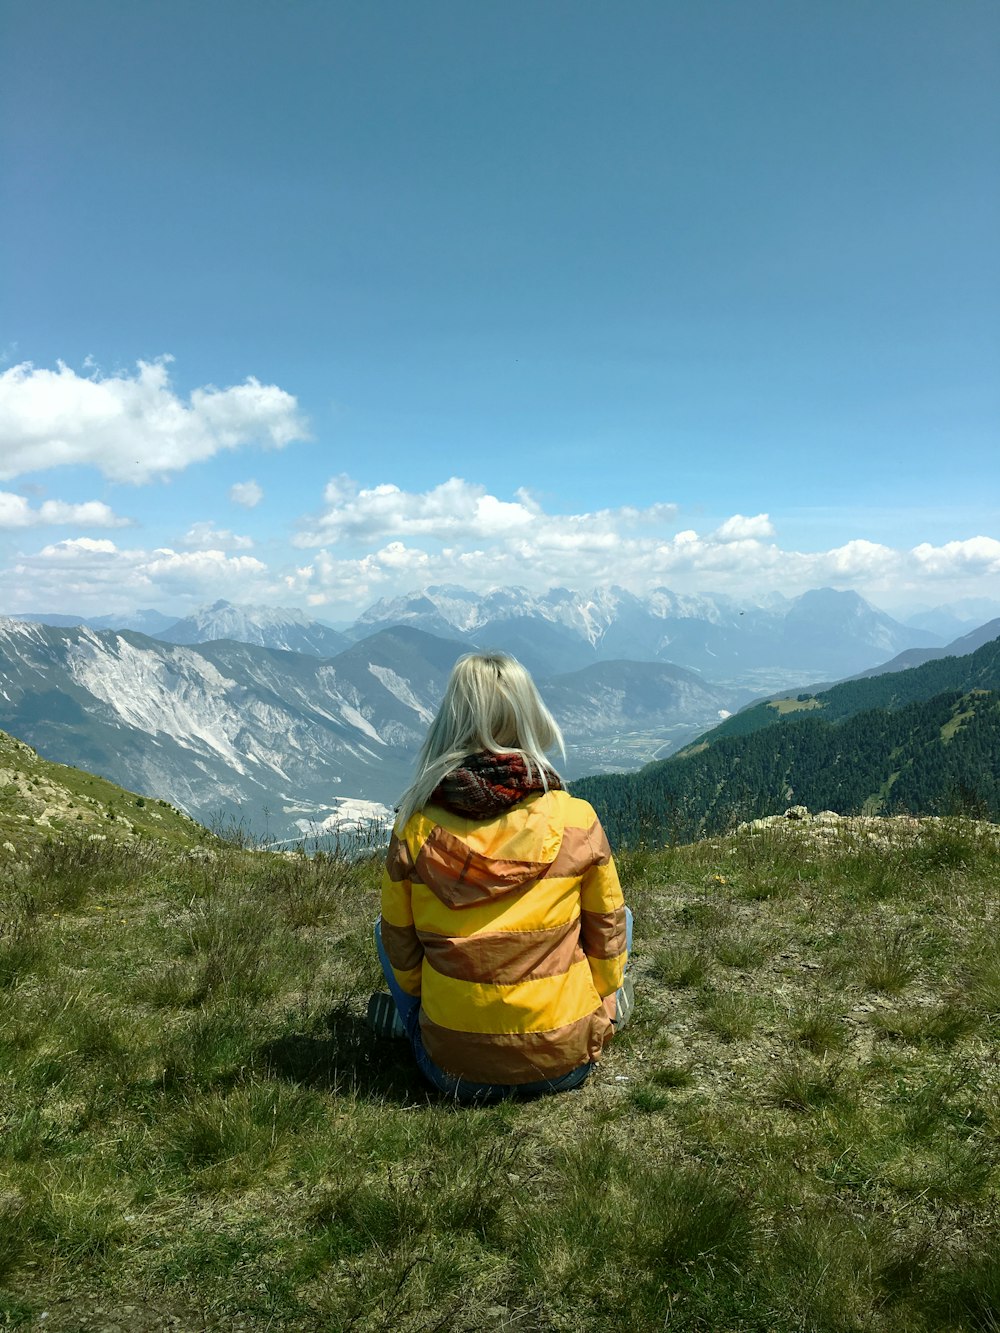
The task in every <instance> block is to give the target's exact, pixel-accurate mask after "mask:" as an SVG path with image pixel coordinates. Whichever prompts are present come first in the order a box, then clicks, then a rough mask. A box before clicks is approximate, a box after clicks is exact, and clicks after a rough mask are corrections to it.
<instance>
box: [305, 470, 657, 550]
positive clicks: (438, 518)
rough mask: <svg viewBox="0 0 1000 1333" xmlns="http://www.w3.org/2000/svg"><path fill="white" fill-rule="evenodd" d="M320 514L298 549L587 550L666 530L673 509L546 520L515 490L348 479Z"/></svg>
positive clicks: (331, 488) (331, 491) (333, 488)
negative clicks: (478, 546) (413, 543)
mask: <svg viewBox="0 0 1000 1333" xmlns="http://www.w3.org/2000/svg"><path fill="white" fill-rule="evenodd" d="M323 499H324V502H325V505H326V508H325V509H324V510H323V511H322V512H321V513H320V514H318V515H315V516H313V517H312V518H309V519H306V520H304V522H303V524H302V528H301V531H300V532H299V534H298V535H297V537H296V538H295V543H296V545H297V546H306V547H308V546H326V545H334V544H338V543H359V544H361V543H368V544H371V543H374V542H377V541H381V540H385V539H386V538H404V539H405V538H410V539H414V540H419V539H431V540H434V541H460V540H470V539H472V540H475V541H495V540H504V539H508V538H516V537H518V536H520V537H524V538H529V537H530V539H531V540H532V541H543V542H544V541H550V542H554V543H556V545H568V546H574V545H588V544H591V543H592V542H594V541H595V540H596V541H597V542H598V544H601V539H604V538H609V537H611V536H612V535H613V534H614V533H616V532H617V531H619V530H620V529H623V528H626V529H627V528H631V527H635V526H637V525H642V524H653V525H656V524H663V523H666V522H669V521H670V520H671V519H672V518H673V517H674V515H675V514H676V512H677V508H676V506H675V505H671V504H654V505H650V506H649V507H647V508H646V509H635V508H632V507H624V508H621V509H605V510H596V511H594V512H592V513H584V514H546V513H544V512H543V510H542V508H541V506H540V504H539V503H538V502H537V501H536V500H535V499H534V498H533V497H532V496H531V494H530V493H529V492H528V491H526V490H524V489H521V490H519V491H517V492H515V498H514V499H513V500H502V499H500V498H498V497H497V496H495V495H491V494H490V493H489V492H488V491H487V490H486V487H485V486H480V485H477V484H476V483H474V482H469V481H463V480H462V478H460V477H451V478H450V479H449V480H448V481H445V482H442V483H441V484H440V485H439V486H434V487H432V488H431V489H430V490H428V491H423V492H416V491H404V490H402V489H401V488H400V487H399V486H394V485H392V484H391V483H384V484H382V485H379V486H373V487H371V488H369V489H363V488H361V487H359V486H358V485H357V484H356V483H355V482H353V481H352V480H351V479H350V478H349V477H335V478H333V480H331V481H330V482H328V484H327V486H326V489H325V490H324V493H323Z"/></svg>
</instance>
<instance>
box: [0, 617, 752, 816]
mask: <svg viewBox="0 0 1000 1333" xmlns="http://www.w3.org/2000/svg"><path fill="white" fill-rule="evenodd" d="M464 649H465V645H464V644H462V643H460V642H458V641H456V640H454V639H442V638H440V637H438V636H436V635H431V634H426V633H424V632H423V631H422V630H417V629H413V628H410V627H406V626H399V627H396V628H393V629H389V630H379V631H377V632H376V633H374V634H372V635H370V636H369V637H368V638H366V639H363V640H361V641H360V642H359V643H356V644H352V645H351V646H350V647H349V648H347V649H346V650H345V651H343V652H342V653H339V654H337V656H335V657H333V658H317V657H314V656H311V655H307V654H305V653H295V652H290V651H287V650H282V649H273V648H264V647H260V646H257V645H253V644H246V643H237V642H234V641H233V640H225V639H224V640H217V641H215V642H210V643H202V644H199V645H197V646H190V645H182V644H168V643H164V642H163V641H162V640H159V639H154V638H151V637H149V636H146V635H141V634H136V633H134V632H132V631H127V630H123V631H120V632H115V631H111V630H93V629H90V628H89V627H87V626H66V627H57V626H45V625H39V624H34V623H30V622H24V621H16V620H10V619H7V620H0V726H3V727H5V728H6V729H7V730H9V731H11V732H13V733H14V734H15V735H16V736H18V737H19V738H21V739H22V740H24V741H27V742H29V743H30V744H31V745H33V746H35V747H36V748H37V749H38V750H39V751H40V752H41V753H43V754H44V755H45V756H46V758H49V759H53V760H58V761H59V762H62V763H70V764H76V765H78V766H80V767H84V768H88V769H91V770H93V771H94V772H96V773H100V774H101V775H102V776H104V777H107V778H109V779H111V780H112V781H114V782H117V783H119V784H120V785H122V786H124V787H129V788H132V789H134V790H136V791H139V792H142V793H145V794H148V795H150V796H153V797H166V798H167V799H169V800H170V801H172V802H173V803H175V804H177V805H179V806H180V807H181V808H182V809H184V810H186V811H187V812H188V813H190V814H192V815H194V816H196V817H197V818H199V819H201V820H202V821H204V822H208V823H213V822H214V823H217V822H219V820H220V819H221V820H223V821H225V820H230V819H237V820H239V819H244V820H246V821H247V823H249V824H251V825H252V826H253V827H255V828H258V829H259V828H261V827H262V826H263V825H264V824H266V825H267V828H268V831H269V832H271V833H272V834H274V835H275V836H278V837H280V838H292V837H295V836H301V835H302V834H303V833H306V832H310V831H313V830H315V829H318V828H326V827H332V826H334V825H336V824H337V822H338V821H342V820H344V819H347V818H354V817H356V816H357V814H358V812H359V811H363V810H364V809H366V808H368V807H367V806H365V805H364V803H365V802H367V803H369V805H370V807H371V810H372V811H373V812H375V813H379V812H381V813H382V814H385V813H386V811H385V809H384V807H385V806H387V805H388V804H390V803H391V802H393V801H394V800H395V798H396V797H397V796H398V795H399V793H400V791H401V790H402V789H403V787H404V786H405V785H406V781H407V779H408V775H409V772H410V768H411V765H412V761H413V756H414V754H415V752H416V750H417V748H418V746H419V744H420V742H421V740H422V739H423V736H424V734H425V732H426V729H427V724H428V723H429V722H430V720H431V718H432V717H433V715H434V712H435V711H436V709H437V706H438V704H439V703H440V701H441V697H442V694H443V692H444V686H445V682H446V681H447V678H448V674H449V672H450V670H451V667H452V664H453V663H454V661H455V659H456V657H457V656H458V655H459V654H460V653H461V652H463V651H464ZM542 688H543V693H544V694H545V695H546V697H547V698H548V699H549V701H550V704H551V706H552V708H553V711H554V712H555V714H556V716H557V718H559V720H560V721H561V722H562V724H563V726H564V728H565V731H566V734H567V742H568V747H567V748H568V752H569V761H570V762H569V765H568V766H567V772H568V773H577V772H586V771H594V770H595V769H607V768H609V767H616V766H617V767H634V766H635V763H636V762H637V760H636V759H635V758H633V757H632V752H631V751H632V749H634V747H635V746H636V745H639V747H640V749H639V756H638V762H641V760H642V758H644V757H648V753H647V751H650V752H653V753H655V752H656V750H658V749H660V750H663V752H667V751H668V750H669V749H673V748H676V746H677V745H679V744H682V743H683V742H684V741H685V740H687V739H689V738H690V736H691V734H692V729H693V728H692V724H698V723H700V727H697V728H696V729H701V728H704V727H705V726H707V725H710V724H711V723H712V722H714V721H717V720H718V718H719V716H720V715H723V714H726V713H728V712H731V711H733V710H734V709H736V708H738V707H740V706H741V705H742V704H743V703H745V702H746V699H747V693H746V691H739V690H733V689H729V688H726V687H714V686H712V685H710V684H708V683H707V682H705V681H703V680H701V679H700V678H699V677H698V676H697V675H695V674H694V673H693V672H689V671H685V670H684V669H682V668H676V667H672V666H669V665H668V664H665V663H643V662H630V663H602V664H595V665H592V666H591V667H588V668H585V669H584V670H582V671H580V672H576V673H570V674H567V675H563V676H559V677H554V678H552V679H551V680H548V681H545V682H543V683H542ZM649 732H652V733H655V734H654V736H653V739H652V741H651V742H649V739H648V736H647V734H646V733H649ZM637 733H638V734H639V736H640V740H638V741H636V740H635V739H634V737H635V735H636V734H637ZM623 737H624V741H622V738H623ZM612 742H619V743H620V744H619V748H618V749H615V746H614V744H612ZM643 745H645V746H646V749H643V748H642V746H643ZM630 747H631V748H630ZM622 759H624V760H625V762H624V763H622V762H621V761H622ZM359 801H360V802H361V803H362V804H361V805H358V802H359ZM265 812H266V813H265Z"/></svg>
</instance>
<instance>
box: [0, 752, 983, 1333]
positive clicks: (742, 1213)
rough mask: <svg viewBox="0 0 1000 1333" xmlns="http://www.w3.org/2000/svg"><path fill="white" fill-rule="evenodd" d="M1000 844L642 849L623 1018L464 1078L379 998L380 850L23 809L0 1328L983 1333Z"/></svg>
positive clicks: (6, 994) (866, 835) (888, 836)
mask: <svg viewBox="0 0 1000 1333" xmlns="http://www.w3.org/2000/svg"><path fill="white" fill-rule="evenodd" d="M83 780H84V777H81V781H83ZM153 804H154V806H155V803H153ZM870 835H874V840H873V837H872V836H870ZM998 848H1000V840H998V837H997V830H995V829H992V828H989V827H988V826H982V825H974V824H971V823H968V822H960V821H926V822H922V823H919V824H913V823H910V822H909V821H899V822H898V823H897V822H893V821H884V822H877V823H875V824H874V825H872V824H866V825H863V826H860V825H859V826H858V830H857V831H856V832H852V831H851V830H850V829H846V830H845V829H838V830H836V831H835V833H834V834H832V835H831V834H824V835H819V834H817V833H816V832H815V831H814V832H812V833H810V832H809V830H808V829H801V828H791V827H790V828H787V829H785V828H774V829H771V828H769V829H765V830H763V831H760V832H756V833H752V832H746V833H740V834H738V835H734V836H732V837H730V838H719V839H714V840H711V841H706V842H702V843H698V844H694V845H692V846H688V847H670V848H666V849H660V850H650V849H641V848H640V849H637V850H635V851H633V852H631V853H629V854H628V855H627V856H624V857H622V858H621V869H622V872H623V878H624V881H625V886H626V895H627V898H628V900H629V902H630V903H631V904H632V905H633V907H634V909H635V911H636V940H635V946H636V947H635V957H634V970H635V979H636V994H637V1003H636V1009H635V1013H634V1016H633V1020H632V1023H631V1024H630V1026H629V1027H628V1028H627V1029H626V1030H625V1031H624V1032H623V1033H622V1034H621V1035H620V1036H619V1037H618V1038H617V1039H616V1041H615V1042H614V1043H613V1044H612V1046H611V1047H609V1049H608V1052H607V1054H606V1058H605V1060H604V1061H603V1062H602V1064H601V1066H600V1067H599V1069H598V1070H597V1071H596V1072H595V1074H594V1075H593V1076H592V1078H591V1080H590V1081H589V1082H588V1084H587V1085H586V1086H585V1087H584V1088H583V1089H581V1090H580V1091H578V1092H575V1093H570V1094H565V1095H563V1096H561V1097H557V1098H550V1099H543V1100H541V1101H537V1102H531V1103H524V1104H521V1103H508V1104H504V1105H501V1106H497V1107H491V1108H478V1109H463V1108H460V1107H456V1106H455V1105H453V1104H451V1103H449V1102H447V1101H446V1100H445V1099H442V1098H439V1097H437V1096H435V1095H432V1094H431V1093H429V1092H428V1090H427V1089H426V1088H425V1087H424V1086H423V1085H422V1084H421V1082H420V1079H419V1078H418V1076H417V1075H416V1073H415V1071H414V1069H413V1067H412V1062H411V1060H410V1058H409V1055H408V1051H407V1048H406V1046H405V1045H401V1044H400V1043H397V1042H389V1041H379V1040H377V1039H375V1038H374V1037H372V1036H371V1035H370V1034H369V1033H368V1031H367V1029H366V1027H365V1024H364V1021H363V1013H364V1006H365V1002H366V1000H367V996H368V994H369V992H370V991H371V990H373V989H376V988H380V978H379V972H378V967H377V963H376V961H375V958H374V954H373V948H372V944H371V938H370V923H371V920H372V918H373V916H374V914H375V911H376V907H377V897H378V874H379V867H378V865H377V863H376V861H374V860H370V859H360V860H355V861H351V860H349V859H347V858H340V857H316V858H306V857H301V856H295V855H280V854H275V853H269V852H259V851H253V850H252V849H251V848H249V847H245V846H243V847H239V846H235V847H234V846H223V845H221V844H219V843H218V842H217V841H211V840H209V841H207V842H204V843H201V841H200V839H199V838H195V839H193V840H191V841H190V842H189V843H187V844H185V843H183V842H181V841H178V840H177V839H174V840H173V841H171V840H167V839H164V840H156V839H153V838H146V837H141V838H140V837H136V836H134V835H131V836H128V837H117V838H114V837H109V838H106V839H104V840H98V841H96V842H94V841H90V840H89V834H88V833H87V832H86V831H84V833H83V834H82V835H81V836H80V837H79V838H74V837H73V836H72V835H68V836H60V837H56V836H54V835H53V834H52V833H51V832H47V831H44V830H38V829H37V828H36V830H35V837H34V841H32V840H31V838H30V837H28V836H27V835H25V836H23V837H22V838H21V840H20V841H19V842H18V843H17V848H16V852H15V854H14V855H11V854H9V853H8V854H7V855H6V858H5V859H4V860H3V861H0V1328H24V1329H33V1328H36V1327H37V1328H46V1329H53V1330H62V1331H63V1333H70V1330H72V1331H73V1333H90V1331H93V1333H97V1330H105V1329H108V1328H111V1327H119V1328H129V1329H133V1328H134V1329H138V1330H144V1331H147V1330H164V1331H165V1330H168V1329H187V1328H192V1329H194V1328H204V1329H219V1330H224V1329H235V1328H242V1329H245V1330H261V1331H263V1330H275V1329H291V1330H304V1331H305V1330H315V1329H327V1328H329V1329H335V1330H340V1329H344V1330H361V1331H364V1330H390V1329H392V1330H402V1331H403V1333H417V1331H418V1330H424V1331H429V1330H434V1329H439V1330H494V1329H510V1330H538V1331H539V1333H543V1331H544V1330H550V1329H555V1330H558V1329H566V1330H576V1329H601V1330H609V1331H610V1333H633V1331H634V1330H640V1331H641V1330H647V1329H648V1330H654V1329H656V1330H660V1329H664V1328H666V1329H668V1330H670V1333H675V1331H676V1330H690V1331H691V1333H694V1331H695V1330H699V1331H701V1333H705V1331H707V1330H712V1331H713V1333H715V1331H716V1330H717V1331H718V1333H729V1331H731V1333H799V1331H800V1330H815V1331H816V1333H821V1331H823V1330H836V1331H839V1333H911V1331H912V1333H933V1331H935V1330H956V1331H961V1330H975V1331H976V1333H987V1331H989V1330H992V1333H996V1331H997V1329H998V1327H1000V1325H998V1322H997V1310H998V1302H1000V1265H998V1262H997V1260H996V1257H995V1256H996V1237H997V1234H998V1228H1000V1204H998V1197H1000V1194H998V1189H1000V1160H998V1159H1000V1153H998V1150H997V1148H996V1144H997V1143H998V1142H1000V1092H998V1090H997V1083H996V1077H995V1071H996V1064H997V1059H998V1038H1000V953H998V950H997V944H996V941H997V939H998V938H1000V933H998V927H1000V919H998V918H1000V856H998ZM43 1314H44V1315H45V1316H46V1317H45V1319H42V1315H43Z"/></svg>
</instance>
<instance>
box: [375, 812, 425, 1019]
mask: <svg viewBox="0 0 1000 1333" xmlns="http://www.w3.org/2000/svg"><path fill="white" fill-rule="evenodd" d="M412 869H413V863H412V861H411V860H410V852H409V848H408V847H407V845H406V841H405V839H402V838H397V836H396V834H395V833H393V835H392V838H391V840H390V842H389V850H388V852H387V853H386V858H385V868H384V870H383V871H382V943H383V944H384V946H385V951H386V953H387V954H388V956H389V962H390V963H391V964H392V970H393V973H394V974H395V977H396V980H397V981H398V982H399V984H400V986H402V988H403V990H404V991H406V993H407V995H419V994H420V975H421V966H422V964H423V961H424V947H423V945H422V944H421V943H420V938H419V936H418V935H417V931H416V927H415V926H414V924H413V907H412V903H411V892H410V874H411V872H412Z"/></svg>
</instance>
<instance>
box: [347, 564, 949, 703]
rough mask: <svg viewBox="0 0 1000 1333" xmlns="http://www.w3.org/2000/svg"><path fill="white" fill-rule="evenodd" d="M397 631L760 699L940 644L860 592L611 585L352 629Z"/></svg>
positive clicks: (434, 590)
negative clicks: (688, 591) (720, 686)
mask: <svg viewBox="0 0 1000 1333" xmlns="http://www.w3.org/2000/svg"><path fill="white" fill-rule="evenodd" d="M404 624H405V625H412V626H413V627H415V628H418V629H423V630H426V631H428V632H429V633H431V634H448V635H451V636H458V637H460V638H462V639H463V640H465V641H466V642H468V643H469V644H470V645H472V646H475V647H477V648H499V649H502V650H504V651H507V652H511V653H513V654H514V655H515V656H516V657H519V658H520V660H521V661H523V662H524V664H525V666H527V667H528V669H529V670H531V671H532V672H534V673H536V674H538V675H542V676H546V675H552V674H554V673H556V672H562V671H570V670H573V669H576V668H579V667H581V666H584V665H586V664H587V663H588V662H593V661H617V660H631V661H647V662H671V663H672V664H673V665H675V666H681V667H687V668H689V669H691V670H694V671H698V672H701V673H702V674H703V675H704V676H706V677H707V678H708V679H710V680H714V681H725V682H727V683H729V684H738V685H743V686H746V687H749V688H752V689H755V690H756V691H757V692H758V693H764V692H765V691H767V690H769V689H780V688H782V687H784V686H787V685H790V684H795V683H796V682H798V681H801V680H803V679H815V678H816V677H817V675H818V674H819V673H820V672H828V673H830V675H832V676H834V677H837V676H846V675H850V674H852V673H853V672H856V671H863V670H865V669H866V668H867V667H870V666H875V665H877V664H878V663H879V662H883V661H885V660H886V658H889V657H892V656H893V655H894V654H895V653H899V652H901V651H902V650H904V649H906V648H920V647H936V646H938V645H939V644H940V643H941V639H940V637H939V636H938V635H936V634H933V633H931V632H930V631H928V630H920V629H914V628H912V627H910V626H906V625H902V624H900V622H899V621H897V620H894V619H893V618H892V617H891V616H889V615H886V613H885V612H883V611H879V610H878V609H877V608H876V607H874V606H872V605H871V604H870V603H869V602H867V601H865V599H864V598H863V597H859V596H858V594H857V593H853V592H838V591H836V590H835V589H833V588H817V589H814V590H812V591H811V592H806V593H803V594H802V595H801V596H800V597H795V598H791V599H789V598H785V597H782V596H780V595H779V594H770V595H768V596H766V597H763V598H761V599H759V600H757V601H747V600H740V601H738V600H736V599H734V598H731V597H726V596H723V595H721V594H699V595H690V596H689V595H681V594H677V593H673V592H671V591H670V590H669V589H667V588H658V589H655V590H654V591H653V592H651V593H649V594H647V595H646V596H644V597H640V596H637V595H636V594H634V593H630V592H627V591H626V590H625V589H623V588H615V587H611V588H606V589H602V590H597V591H594V592H592V593H578V592H571V591H570V590H568V589H566V588H553V589H550V590H549V591H548V592H546V593H543V594H540V595H536V594H533V593H529V592H527V591H526V590H525V589H523V588H498V589H496V590H495V591H493V592H490V593H487V594H483V595H480V594H476V593H471V592H469V591H468V590H467V589H464V588H459V587H454V586H448V585H445V586H438V587H429V588H424V589H422V590H420V591H419V592H414V593H411V594H408V595H407V596H405V597H397V598H394V599H392V600H391V601H382V602H376V603H375V605H374V606H372V607H370V608H369V609H368V610H367V611H366V612H365V613H364V615H362V616H361V617H359V619H358V621H357V622H356V623H355V625H354V626H353V627H352V628H351V629H350V630H348V631H347V632H348V633H349V634H351V635H353V636H355V637H360V636H362V635H364V634H367V633H371V631H372V630H373V629H378V628H383V627H386V626H389V625H404Z"/></svg>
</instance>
